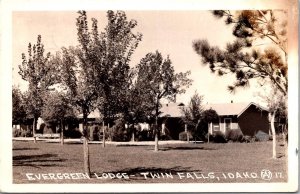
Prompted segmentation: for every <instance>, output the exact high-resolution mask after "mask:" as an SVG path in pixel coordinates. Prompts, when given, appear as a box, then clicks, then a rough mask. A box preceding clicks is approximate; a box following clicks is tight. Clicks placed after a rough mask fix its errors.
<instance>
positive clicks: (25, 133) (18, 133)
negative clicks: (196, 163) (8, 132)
mask: <svg viewBox="0 0 300 194" xmlns="http://www.w3.org/2000/svg"><path fill="white" fill-rule="evenodd" d="M12 133H13V137H32V133H31V131H30V130H24V129H17V128H13V131H12Z"/></svg>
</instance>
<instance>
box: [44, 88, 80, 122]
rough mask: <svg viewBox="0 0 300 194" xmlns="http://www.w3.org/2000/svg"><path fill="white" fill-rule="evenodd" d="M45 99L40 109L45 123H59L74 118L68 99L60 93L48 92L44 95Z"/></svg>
mask: <svg viewBox="0 0 300 194" xmlns="http://www.w3.org/2000/svg"><path fill="white" fill-rule="evenodd" d="M45 99H47V100H46V101H45V103H44V106H43V107H42V114H41V117H42V118H43V120H44V121H45V122H54V123H60V122H64V121H65V119H67V118H74V117H76V115H75V111H74V109H73V107H72V106H71V104H70V103H69V100H68V98H67V97H66V96H65V95H64V94H63V93H62V92H61V93H59V92H57V91H54V92H48V93H47V94H46V95H45Z"/></svg>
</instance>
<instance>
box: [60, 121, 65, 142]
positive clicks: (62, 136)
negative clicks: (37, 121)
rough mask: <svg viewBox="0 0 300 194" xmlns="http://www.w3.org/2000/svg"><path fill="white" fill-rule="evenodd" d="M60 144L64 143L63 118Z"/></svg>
mask: <svg viewBox="0 0 300 194" xmlns="http://www.w3.org/2000/svg"><path fill="white" fill-rule="evenodd" d="M60 144H61V145H64V123H63V119H61V120H60Z"/></svg>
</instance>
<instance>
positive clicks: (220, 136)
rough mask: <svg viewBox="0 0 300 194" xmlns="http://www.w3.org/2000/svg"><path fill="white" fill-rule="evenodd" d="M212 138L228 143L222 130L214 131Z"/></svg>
mask: <svg viewBox="0 0 300 194" xmlns="http://www.w3.org/2000/svg"><path fill="white" fill-rule="evenodd" d="M211 139H212V141H213V142H215V143H227V141H226V138H225V135H224V134H223V133H222V132H221V131H217V132H214V133H213V135H212V138H211Z"/></svg>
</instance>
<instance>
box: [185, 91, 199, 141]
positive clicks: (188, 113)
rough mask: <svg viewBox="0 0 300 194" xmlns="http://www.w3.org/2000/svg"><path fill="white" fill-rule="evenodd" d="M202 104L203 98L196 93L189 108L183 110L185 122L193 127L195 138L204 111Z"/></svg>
mask: <svg viewBox="0 0 300 194" xmlns="http://www.w3.org/2000/svg"><path fill="white" fill-rule="evenodd" d="M202 102H203V96H200V95H199V94H198V93H197V92H195V94H194V95H193V96H192V97H191V100H190V102H189V104H188V106H187V107H186V108H183V109H182V112H183V115H184V117H183V121H184V122H185V124H187V125H189V126H191V127H192V134H193V137H194V138H195V136H196V132H197V129H198V126H199V123H200V121H201V117H202V113H203V111H204V108H203V106H202Z"/></svg>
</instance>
